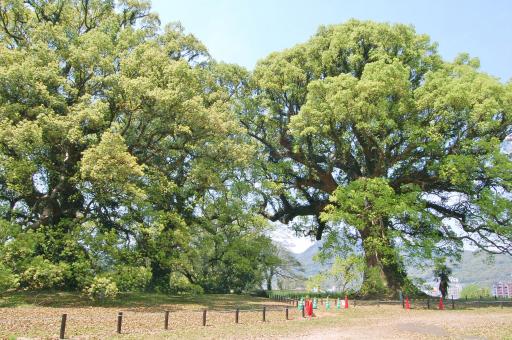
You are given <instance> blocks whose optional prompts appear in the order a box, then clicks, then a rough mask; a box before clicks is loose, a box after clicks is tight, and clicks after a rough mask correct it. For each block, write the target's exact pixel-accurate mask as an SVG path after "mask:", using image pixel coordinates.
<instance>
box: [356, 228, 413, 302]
mask: <svg viewBox="0 0 512 340" xmlns="http://www.w3.org/2000/svg"><path fill="white" fill-rule="evenodd" d="M385 234H386V233H385V230H384V229H380V228H377V230H376V228H375V226H372V227H369V228H366V229H365V230H363V231H361V238H362V241H363V249H364V252H365V255H364V256H365V261H366V269H365V272H364V278H363V287H362V289H361V291H362V293H363V294H364V295H367V296H379V295H381V296H388V297H391V296H397V295H398V292H399V291H400V290H401V289H402V287H403V285H404V284H405V282H406V280H407V273H406V271H405V268H404V266H403V263H402V261H401V260H400V257H399V255H398V252H397V251H396V250H395V249H394V246H393V244H392V242H391V241H390V240H389V239H388V238H387V237H386V235H385Z"/></svg>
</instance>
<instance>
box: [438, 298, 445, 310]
mask: <svg viewBox="0 0 512 340" xmlns="http://www.w3.org/2000/svg"><path fill="white" fill-rule="evenodd" d="M443 309H444V303H443V297H442V296H441V297H440V298H439V310H443Z"/></svg>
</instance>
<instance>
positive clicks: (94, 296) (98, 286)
mask: <svg viewBox="0 0 512 340" xmlns="http://www.w3.org/2000/svg"><path fill="white" fill-rule="evenodd" d="M117 293H119V289H117V285H116V283H115V282H114V281H112V279H110V278H108V277H95V278H94V279H93V280H92V283H91V284H90V285H89V286H88V287H86V288H85V289H84V294H85V295H87V296H88V297H89V298H90V299H91V300H93V301H104V300H107V299H115V298H116V296H117Z"/></svg>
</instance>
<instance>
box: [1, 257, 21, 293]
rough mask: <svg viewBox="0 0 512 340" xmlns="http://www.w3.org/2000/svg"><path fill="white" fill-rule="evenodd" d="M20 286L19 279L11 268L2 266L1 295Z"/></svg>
mask: <svg viewBox="0 0 512 340" xmlns="http://www.w3.org/2000/svg"><path fill="white" fill-rule="evenodd" d="M18 285H19V277H18V276H17V275H16V274H14V273H13V272H12V271H11V270H10V269H9V268H7V267H6V266H4V265H2V264H0V293H3V292H5V291H7V290H9V289H14V288H17V287H18Z"/></svg>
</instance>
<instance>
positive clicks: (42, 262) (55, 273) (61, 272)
mask: <svg viewBox="0 0 512 340" xmlns="http://www.w3.org/2000/svg"><path fill="white" fill-rule="evenodd" d="M68 269H69V265H68V264H67V263H63V262H61V263H59V264H57V265H56V264H53V263H51V262H50V261H48V260H46V259H43V258H42V257H41V256H36V257H34V258H33V260H32V261H31V262H30V264H29V265H28V266H27V268H26V269H25V270H24V271H23V272H22V273H21V275H20V286H21V287H24V288H29V289H48V288H54V287H60V286H62V285H63V284H64V278H65V276H66V272H67V271H68Z"/></svg>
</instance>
